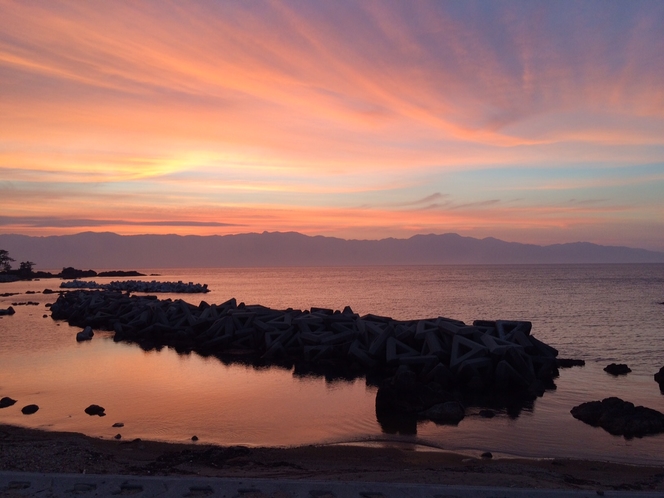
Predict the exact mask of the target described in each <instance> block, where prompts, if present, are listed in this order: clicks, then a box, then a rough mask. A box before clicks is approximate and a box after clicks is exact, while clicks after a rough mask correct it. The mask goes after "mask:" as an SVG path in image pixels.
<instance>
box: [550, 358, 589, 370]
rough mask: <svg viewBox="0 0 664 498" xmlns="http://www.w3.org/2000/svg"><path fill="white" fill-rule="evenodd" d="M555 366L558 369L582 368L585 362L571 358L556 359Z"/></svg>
mask: <svg viewBox="0 0 664 498" xmlns="http://www.w3.org/2000/svg"><path fill="white" fill-rule="evenodd" d="M556 365H557V366H558V368H572V367H583V366H585V365H586V362H585V360H574V359H572V358H556Z"/></svg>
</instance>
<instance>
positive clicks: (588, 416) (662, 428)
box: [571, 397, 664, 438]
mask: <svg viewBox="0 0 664 498" xmlns="http://www.w3.org/2000/svg"><path fill="white" fill-rule="evenodd" d="M571 414H572V416H573V417H574V418H576V419H578V420H581V421H582V422H585V423H587V424H590V425H592V426H599V427H601V428H602V429H604V430H606V431H607V432H609V433H611V434H614V435H622V436H625V437H626V438H631V437H643V436H646V435H648V434H658V433H660V432H664V413H661V412H658V411H657V410H653V409H651V408H646V407H644V406H634V404H633V403H630V402H628V401H623V400H622V399H620V398H616V397H612V398H605V399H603V400H602V401H590V402H587V403H582V404H580V405H578V406H575V407H574V408H572V410H571Z"/></svg>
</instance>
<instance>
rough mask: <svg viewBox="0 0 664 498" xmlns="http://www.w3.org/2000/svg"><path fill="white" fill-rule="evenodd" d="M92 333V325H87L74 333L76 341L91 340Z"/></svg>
mask: <svg viewBox="0 0 664 498" xmlns="http://www.w3.org/2000/svg"><path fill="white" fill-rule="evenodd" d="M94 335H95V333H94V332H93V331H92V327H90V326H89V325H88V326H87V327H85V329H83V330H82V331H81V332H79V333H78V334H76V342H83V341H91V340H92V336H94Z"/></svg>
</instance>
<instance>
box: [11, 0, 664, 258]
mask: <svg viewBox="0 0 664 498" xmlns="http://www.w3.org/2000/svg"><path fill="white" fill-rule="evenodd" d="M0 11H2V16H0V116H2V119H0V211H1V212H0V214H1V215H2V216H3V217H4V218H3V219H5V220H10V221H11V220H13V221H12V222H11V223H10V222H9V221H7V222H6V223H2V224H0V231H3V232H9V231H22V232H26V233H27V232H30V233H58V230H60V231H61V232H63V233H64V232H65V231H75V230H77V229H89V228H94V227H105V228H109V227H110V228H112V229H113V230H115V231H118V232H120V233H138V232H139V231H141V230H143V231H145V232H161V231H164V230H173V229H177V231H178V232H182V233H231V232H239V231H263V230H299V231H303V232H305V233H309V234H316V233H321V234H329V235H338V236H342V237H371V238H374V237H381V236H390V235H394V236H406V235H411V234H414V233H422V232H438V233H440V232H448V231H456V232H460V233H464V234H468V235H475V236H495V237H501V238H505V237H509V238H511V239H513V240H518V241H523V242H547V243H550V242H555V241H559V242H567V241H574V240H579V238H584V237H585V238H589V240H591V241H593V242H600V243H602V242H609V241H611V242H612V243H615V242H616V239H620V240H623V243H625V244H628V245H637V246H638V245H642V246H646V247H649V248H654V249H662V250H664V201H663V200H661V199H659V197H661V195H659V196H658V195H657V192H658V191H659V192H661V191H664V64H662V63H661V60H662V55H661V54H662V53H664V36H663V35H662V30H661V26H662V25H664V5H662V4H659V3H656V2H648V1H633V2H626V3H617V2H604V1H585V2H577V3H570V4H564V5H563V4H558V3H551V2H539V1H535V2H530V1H528V2H526V1H523V2H520V1H510V2H490V3H488V2H462V3H447V2H444V3H440V2H433V1H421V2H408V3H401V2H361V3H357V2H351V1H339V2H330V3H320V2H316V3H312V2H304V1H295V0H293V1H272V2H267V1H266V2H261V1H248V2H210V1H204V0H201V1H195V2H188V3H186V4H180V3H177V2H167V1H159V2H157V1H142V2H129V1H118V2H101V1H92V2H83V3H81V2H75V1H52V2H42V3H39V2H38V3H25V2H13V1H7V0H0ZM570 199H575V202H569V200H570ZM594 199H602V202H601V203H596V202H594V201H592V200H594ZM591 201H592V202H591ZM83 214H84V216H82V215H83ZM19 220H24V222H23V223H19V222H18V221H19ZM27 220H33V221H34V220H43V221H44V223H40V222H37V221H34V222H33V223H32V224H31V223H30V222H29V221H27ZM49 220H50V221H49ZM639 227H641V228H639ZM40 230H41V231H40ZM656 233H659V234H661V235H656ZM621 237H622V239H621Z"/></svg>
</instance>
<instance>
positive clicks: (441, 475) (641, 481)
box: [0, 425, 664, 491]
mask: <svg viewBox="0 0 664 498" xmlns="http://www.w3.org/2000/svg"><path fill="white" fill-rule="evenodd" d="M0 470H4V471H20V472H54V473H87V474H126V475H141V476H149V475H162V476H163V475H168V476H209V477H233V478H277V479H278V478H283V479H316V480H335V481H373V482H401V483H422V484H455V485H469V486H471V485H472V486H499V487H517V488H551V489H588V490H590V489H592V490H643V491H662V490H664V467H648V466H631V465H620V464H611V463H605V462H592V461H579V460H567V459H555V460H527V459H492V460H488V459H476V458H469V457H467V456H464V455H458V454H454V453H443V452H428V451H427V452H425V451H413V450H411V449H403V448H394V447H390V448H377V447H358V446H338V445H332V446H304V447H299V448H245V447H237V446H236V447H219V446H204V445H198V444H187V445H185V444H169V443H158V442H151V441H140V440H136V441H116V440H104V439H96V438H90V437H87V436H84V435H82V434H77V433H65V432H43V431H38V430H32V429H24V428H19V427H13V426H7V425H0Z"/></svg>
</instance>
